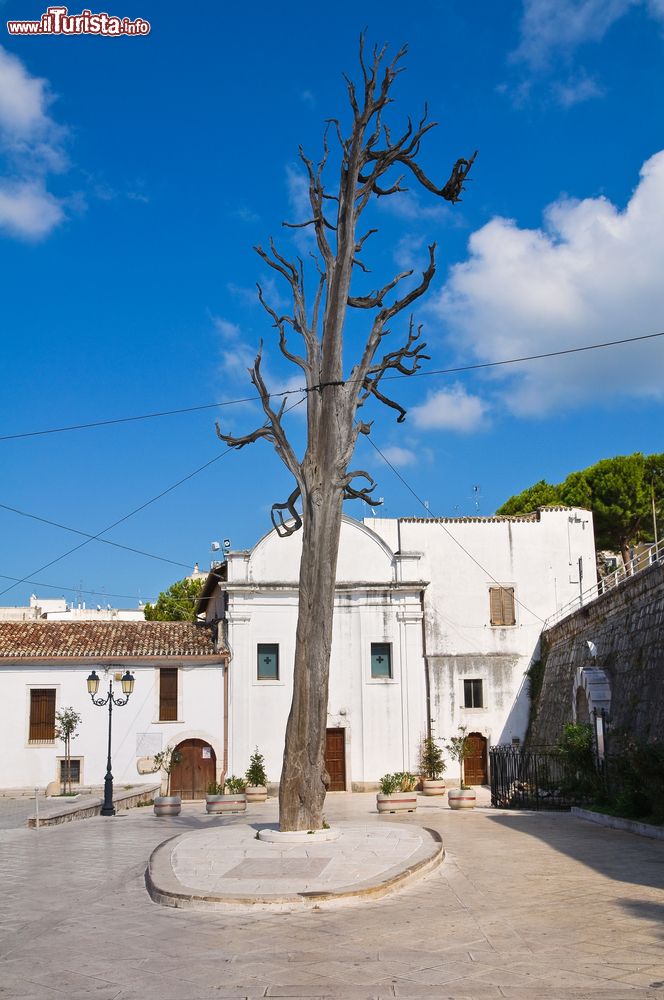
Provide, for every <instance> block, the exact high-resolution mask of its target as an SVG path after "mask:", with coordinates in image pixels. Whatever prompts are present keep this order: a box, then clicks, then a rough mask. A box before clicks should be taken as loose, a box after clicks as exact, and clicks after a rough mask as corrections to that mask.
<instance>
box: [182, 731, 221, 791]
mask: <svg viewBox="0 0 664 1000" xmlns="http://www.w3.org/2000/svg"><path fill="white" fill-rule="evenodd" d="M177 749H178V750H179V751H180V753H181V754H182V760H181V761H180V763H179V764H176V765H175V767H174V768H173V771H172V772H171V795H180V796H181V797H182V798H183V799H204V798H205V793H206V791H207V787H208V785H209V784H210V783H211V782H212V781H214V780H215V778H216V774H217V758H216V755H215V752H214V750H213V749H212V747H211V746H210V744H209V743H206V742H205V741H204V740H184V741H183V742H182V743H180V744H178V748H177Z"/></svg>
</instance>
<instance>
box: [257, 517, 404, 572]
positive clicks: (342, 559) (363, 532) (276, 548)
mask: <svg viewBox="0 0 664 1000" xmlns="http://www.w3.org/2000/svg"><path fill="white" fill-rule="evenodd" d="M301 553H302V531H297V532H295V534H293V535H289V536H288V537H287V538H280V537H279V536H278V535H277V532H276V531H275V530H272V531H270V532H269V533H268V534H267V535H264V536H263V538H261V539H260V541H259V542H257V543H256V545H255V546H254V548H253V549H252V550H251V553H250V555H249V564H248V579H249V580H250V581H253V582H255V583H268V582H280V583H297V580H298V577H299V571H300V556H301ZM394 567H395V561H394V553H393V552H392V550H391V549H390V547H389V545H387V544H386V542H385V541H384V540H383V539H382V538H380V537H379V535H377V534H376V532H375V531H372V530H371V528H369V527H367V525H365V524H362V522H360V521H355V520H354V519H353V518H351V517H347V516H346V515H344V516H343V518H342V524H341V538H340V542H339V560H338V563H337V580H339V581H343V582H349V583H350V582H358V581H365V580H366V581H369V582H372V583H391V582H392V581H393V580H394V579H395V568H394Z"/></svg>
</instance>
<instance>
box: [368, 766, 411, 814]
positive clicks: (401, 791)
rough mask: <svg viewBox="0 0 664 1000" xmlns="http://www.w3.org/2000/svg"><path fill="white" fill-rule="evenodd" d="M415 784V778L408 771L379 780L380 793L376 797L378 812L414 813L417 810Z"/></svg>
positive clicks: (387, 775)
mask: <svg viewBox="0 0 664 1000" xmlns="http://www.w3.org/2000/svg"><path fill="white" fill-rule="evenodd" d="M416 784H417V778H416V777H415V775H414V774H411V773H410V772H409V771H397V772H396V774H385V775H383V777H382V778H381V779H380V792H379V793H378V795H377V796H376V808H377V809H378V812H379V813H384V812H390V813H396V812H415V810H416V809H417V795H416V793H415V785H416Z"/></svg>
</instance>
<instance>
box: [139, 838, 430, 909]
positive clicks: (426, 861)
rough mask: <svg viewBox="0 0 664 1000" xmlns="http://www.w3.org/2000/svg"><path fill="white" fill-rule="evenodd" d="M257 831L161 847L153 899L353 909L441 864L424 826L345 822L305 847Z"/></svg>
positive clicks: (191, 904)
mask: <svg viewBox="0 0 664 1000" xmlns="http://www.w3.org/2000/svg"><path fill="white" fill-rule="evenodd" d="M263 825H264V824H263ZM260 827H261V824H258V826H257V825H256V824H250V823H241V824H240V823H237V824H235V825H233V826H224V827H221V828H216V829H213V830H206V831H198V832H196V833H189V834H184V835H182V836H180V837H176V838H175V839H173V840H170V841H167V842H166V843H164V844H162V845H160V846H159V847H158V848H157V849H156V850H155V851H154V852H153V853H152V856H151V857H150V862H149V865H148V871H147V872H146V885H147V888H148V891H149V893H150V896H151V897H152V899H153V900H154V901H155V902H158V903H162V904H163V905H165V906H176V907H181V908H187V909H202V908H205V907H213V908H218V907H219V906H224V905H234V906H238V905H247V906H255V905H262V906H268V905H269V906H280V907H283V906H293V905H299V906H321V905H330V904H339V903H340V902H342V901H352V902H357V901H358V900H359V899H363V898H367V897H372V898H376V897H378V896H383V895H386V894H387V893H388V892H391V891H394V890H395V889H396V888H397V887H401V886H403V885H405V884H406V882H409V881H410V880H411V879H413V878H415V877H417V876H420V877H421V876H422V875H424V874H425V873H427V872H429V871H431V870H432V869H433V868H435V867H436V866H437V865H438V864H440V862H441V861H442V860H443V858H444V850H443V845H442V841H441V837H440V834H438V833H436V831H434V830H428V829H425V828H422V827H408V826H405V825H403V824H397V823H386V822H382V823H381V824H380V826H378V825H376V824H374V823H352V822H347V821H342V822H340V823H338V824H335V829H338V830H340V832H341V836H340V837H339V838H338V839H337V840H333V841H321V842H317V843H315V842H311V843H304V844H283V843H280V844H275V843H270V842H268V841H264V840H257V839H256V837H257V829H260Z"/></svg>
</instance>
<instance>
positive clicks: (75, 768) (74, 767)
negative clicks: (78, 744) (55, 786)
mask: <svg viewBox="0 0 664 1000" xmlns="http://www.w3.org/2000/svg"><path fill="white" fill-rule="evenodd" d="M67 781H71V783H72V785H80V783H81V760H80V758H78V759H70V761H69V778H67V761H66V760H63V759H62V758H60V784H61V785H64V784H65V783H66V782H67Z"/></svg>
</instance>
